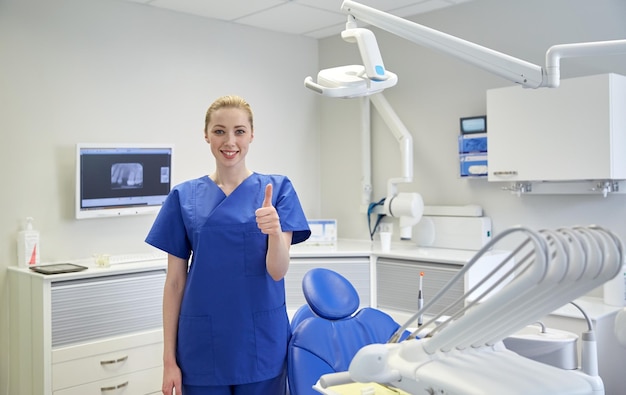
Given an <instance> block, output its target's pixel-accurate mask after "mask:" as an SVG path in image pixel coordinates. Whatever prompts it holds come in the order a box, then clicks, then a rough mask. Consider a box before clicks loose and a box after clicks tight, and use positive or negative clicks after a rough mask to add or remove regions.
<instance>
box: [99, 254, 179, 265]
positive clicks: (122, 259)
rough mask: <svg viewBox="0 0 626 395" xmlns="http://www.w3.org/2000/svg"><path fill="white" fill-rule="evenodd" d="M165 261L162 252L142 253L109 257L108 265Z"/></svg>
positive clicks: (165, 256) (165, 255) (164, 255)
mask: <svg viewBox="0 0 626 395" xmlns="http://www.w3.org/2000/svg"><path fill="white" fill-rule="evenodd" d="M160 259H167V254H166V253H164V252H162V251H154V252H142V253H136V254H116V255H111V256H110V257H109V264H111V265H117V264H121V263H134V262H145V261H156V260H160Z"/></svg>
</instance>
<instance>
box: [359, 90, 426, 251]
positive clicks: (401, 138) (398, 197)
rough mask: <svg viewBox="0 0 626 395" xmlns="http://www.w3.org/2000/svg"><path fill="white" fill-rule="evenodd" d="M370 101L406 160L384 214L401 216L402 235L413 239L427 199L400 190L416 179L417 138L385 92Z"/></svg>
mask: <svg viewBox="0 0 626 395" xmlns="http://www.w3.org/2000/svg"><path fill="white" fill-rule="evenodd" d="M370 101H371V103H372V104H373V105H374V108H376V111H377V112H378V113H379V114H380V116H381V117H382V119H383V121H385V124H386V125H387V127H389V129H390V130H391V133H392V134H393V136H394V137H395V138H396V140H397V141H398V143H399V145H400V155H401V161H402V177H399V178H391V179H389V181H388V186H387V197H386V198H385V205H384V214H385V215H389V216H391V217H396V218H400V224H399V225H400V238H401V239H403V240H410V239H411V237H412V231H413V226H415V225H416V224H417V223H418V222H419V221H420V219H421V218H422V214H423V213H424V201H423V200H422V197H421V196H420V195H419V194H418V193H398V190H397V184H398V183H410V182H412V181H413V137H412V136H411V133H409V131H408V130H407V128H406V127H405V126H404V123H402V121H401V120H400V118H399V117H398V115H397V114H396V113H395V111H394V110H393V108H392V107H391V105H390V104H389V102H388V101H387V99H385V96H383V94H382V93H379V94H375V95H372V96H371V97H370Z"/></svg>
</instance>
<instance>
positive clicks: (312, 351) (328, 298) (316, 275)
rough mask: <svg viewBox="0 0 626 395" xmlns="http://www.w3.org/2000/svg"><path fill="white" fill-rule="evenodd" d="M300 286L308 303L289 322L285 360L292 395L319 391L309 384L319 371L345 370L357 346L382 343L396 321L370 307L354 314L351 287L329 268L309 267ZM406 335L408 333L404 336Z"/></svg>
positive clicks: (356, 303) (354, 294) (355, 296)
mask: <svg viewBox="0 0 626 395" xmlns="http://www.w3.org/2000/svg"><path fill="white" fill-rule="evenodd" d="M302 290H303V292H304V296H305V298H306V301H307V304H308V305H304V306H303V307H301V308H300V309H299V310H298V311H299V312H300V314H301V315H300V316H299V317H298V320H299V322H298V323H296V324H295V325H294V324H293V323H292V328H293V334H292V337H291V340H290V341H289V350H288V364H287V366H288V367H287V374H288V382H289V391H290V394H291V395H319V393H318V392H316V391H315V390H314V389H313V388H312V386H313V385H314V384H315V383H316V382H317V380H318V379H319V378H320V376H322V375H324V374H327V373H335V372H342V371H347V370H348V366H349V365H350V361H352V358H353V357H354V355H355V354H356V352H357V351H358V350H359V349H361V348H362V347H363V346H365V345H367V344H372V343H386V342H387V340H388V339H389V338H390V337H391V335H393V333H394V332H395V331H396V330H397V329H398V328H399V327H400V325H399V324H398V323H396V322H395V321H394V320H393V319H392V318H391V317H390V316H389V315H387V314H385V313H383V312H382V311H380V310H377V309H373V308H369V307H366V308H363V309H361V310H359V311H358V312H356V314H355V311H356V310H357V309H358V307H359V304H360V303H359V302H360V301H359V295H358V293H357V291H356V289H354V287H353V286H352V284H351V283H350V282H349V281H348V280H347V279H346V278H345V277H343V276H342V275H340V274H339V273H337V272H334V271H332V270H329V269H323V268H316V269H312V270H310V271H309V272H307V273H306V274H305V276H304V278H303V280H302ZM301 310H302V312H301ZM307 310H308V311H307ZM297 315H298V314H297ZM294 318H295V316H294ZM406 335H408V332H405V335H404V336H403V337H406Z"/></svg>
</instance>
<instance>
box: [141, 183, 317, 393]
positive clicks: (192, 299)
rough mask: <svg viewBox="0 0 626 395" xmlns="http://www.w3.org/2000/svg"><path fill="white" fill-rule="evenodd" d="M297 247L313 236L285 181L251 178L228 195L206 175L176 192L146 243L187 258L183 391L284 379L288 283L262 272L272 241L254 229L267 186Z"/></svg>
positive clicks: (180, 346)
mask: <svg viewBox="0 0 626 395" xmlns="http://www.w3.org/2000/svg"><path fill="white" fill-rule="evenodd" d="M270 183H271V184H272V185H273V196H272V204H273V205H274V207H275V208H276V210H277V212H278V215H279V217H280V224H281V227H282V230H283V231H291V232H293V238H292V244H296V243H300V242H302V241H305V240H306V239H307V238H308V237H309V236H310V235H311V231H310V230H309V226H308V223H307V220H306V217H305V215H304V212H303V210H302V207H301V205H300V201H299V199H298V196H297V194H296V192H295V190H294V188H293V185H292V184H291V181H289V179H288V178H287V177H284V176H279V175H262V174H258V173H253V174H252V175H251V176H249V177H248V178H247V179H245V180H244V181H243V182H242V183H241V184H240V185H239V186H238V187H237V188H236V189H235V190H234V191H233V192H232V193H231V194H230V195H229V196H226V195H225V194H224V192H223V191H222V190H221V189H220V188H219V187H218V186H217V185H216V184H215V182H213V181H212V180H211V179H210V178H209V177H207V176H204V177H201V178H198V179H195V180H190V181H187V182H184V183H182V184H180V185H177V186H176V187H174V188H173V189H172V191H171V192H170V194H169V196H168V197H167V199H166V201H165V203H164V204H163V206H162V207H161V210H160V212H159V214H158V216H157V218H156V220H155V222H154V224H153V226H152V229H151V230H150V232H149V234H148V236H147V238H146V242H147V243H148V244H151V245H153V246H154V247H156V248H159V249H161V250H163V251H165V252H167V253H168V254H172V255H175V256H177V257H179V258H183V259H189V257H191V264H190V266H189V272H188V275H187V282H186V284H185V291H184V294H183V300H182V304H181V310H180V317H179V322H178V340H177V361H178V364H179V366H180V368H181V370H182V373H183V382H184V383H185V384H186V385H198V386H206V385H234V384H245V383H251V382H257V381H263V380H267V379H270V378H273V377H276V376H278V375H279V374H281V372H282V369H283V368H284V363H285V360H286V353H287V343H288V341H289V336H290V335H291V332H290V327H289V319H288V316H287V310H286V306H285V285H284V280H280V281H274V280H273V279H272V278H271V277H270V275H269V274H268V273H267V270H266V268H265V256H266V253H267V235H265V234H263V233H261V231H260V230H259V229H258V227H257V224H256V216H255V211H256V210H257V209H258V208H260V207H261V206H262V203H263V199H264V197H265V187H266V185H267V184H270Z"/></svg>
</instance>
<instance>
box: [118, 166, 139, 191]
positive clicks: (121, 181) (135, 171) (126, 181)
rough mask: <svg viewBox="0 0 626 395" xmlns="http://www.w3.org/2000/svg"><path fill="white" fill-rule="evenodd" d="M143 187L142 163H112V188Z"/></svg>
mask: <svg viewBox="0 0 626 395" xmlns="http://www.w3.org/2000/svg"><path fill="white" fill-rule="evenodd" d="M142 187H143V165H142V164H141V163H114V164H113V165H111V188H112V189H128V188H132V189H137V188H142Z"/></svg>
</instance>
